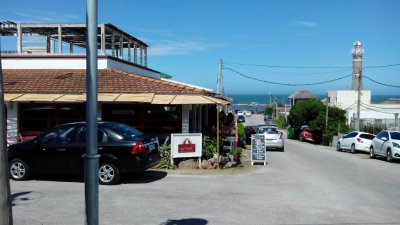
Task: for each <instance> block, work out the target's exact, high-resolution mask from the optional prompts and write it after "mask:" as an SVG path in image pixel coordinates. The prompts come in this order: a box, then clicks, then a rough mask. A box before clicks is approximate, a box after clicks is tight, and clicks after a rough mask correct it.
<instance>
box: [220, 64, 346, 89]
mask: <svg viewBox="0 0 400 225" xmlns="http://www.w3.org/2000/svg"><path fill="white" fill-rule="evenodd" d="M222 69H227V70H230V71H232V72H234V73H236V74H239V75H241V76H243V77H246V78H248V79H251V80H255V81H260V82H263V83H268V84H276V85H283V86H292V87H293V86H313V85H318V84H325V83H331V82H334V81H337V80H341V79H344V78H347V77H350V76H352V75H351V74H350V75H346V76H343V77H339V78H336V79H332V80H328V81H321V82H315V83H307V84H293V83H292V84H291V83H280V82H273V81H267V80H261V79H258V78H255V77H251V76H248V75H245V74H243V73H241V72H238V71H236V70H234V69H232V68H229V67H224V68H222Z"/></svg>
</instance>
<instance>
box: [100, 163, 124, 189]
mask: <svg viewBox="0 0 400 225" xmlns="http://www.w3.org/2000/svg"><path fill="white" fill-rule="evenodd" d="M119 176H120V175H119V170H118V168H117V167H116V166H115V165H114V164H112V163H101V164H100V166H99V183H100V184H103V185H111V184H115V183H117V182H118V180H119Z"/></svg>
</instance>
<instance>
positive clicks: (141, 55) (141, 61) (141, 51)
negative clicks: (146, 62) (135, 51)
mask: <svg viewBox="0 0 400 225" xmlns="http://www.w3.org/2000/svg"><path fill="white" fill-rule="evenodd" d="M140 65H141V66H143V46H140Z"/></svg>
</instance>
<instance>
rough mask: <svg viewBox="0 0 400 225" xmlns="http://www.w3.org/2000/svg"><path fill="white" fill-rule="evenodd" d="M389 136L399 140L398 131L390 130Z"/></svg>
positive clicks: (399, 133) (399, 134)
mask: <svg viewBox="0 0 400 225" xmlns="http://www.w3.org/2000/svg"><path fill="white" fill-rule="evenodd" d="M390 136H391V137H392V139H393V140H400V132H390Z"/></svg>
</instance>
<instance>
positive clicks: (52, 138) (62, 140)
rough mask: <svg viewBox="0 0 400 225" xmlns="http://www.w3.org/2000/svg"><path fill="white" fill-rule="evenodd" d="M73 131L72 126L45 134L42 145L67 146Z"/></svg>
mask: <svg viewBox="0 0 400 225" xmlns="http://www.w3.org/2000/svg"><path fill="white" fill-rule="evenodd" d="M74 131H75V127H74V126H62V127H58V128H56V129H54V130H53V131H51V132H50V133H48V134H46V135H45V136H44V137H43V139H42V142H43V144H68V143H70V142H71V137H72V136H73V134H74Z"/></svg>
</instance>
